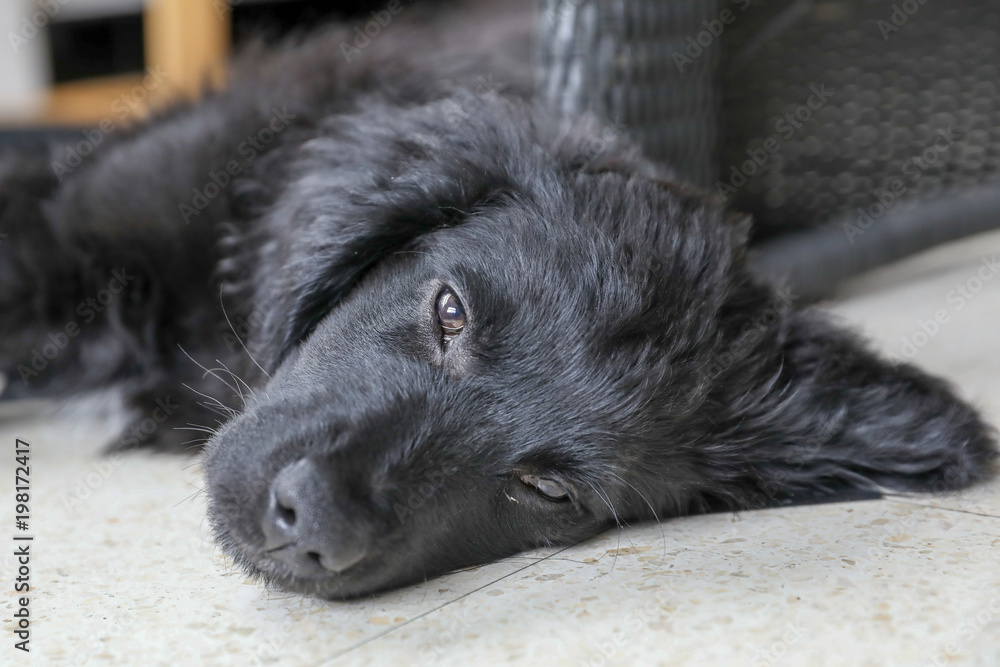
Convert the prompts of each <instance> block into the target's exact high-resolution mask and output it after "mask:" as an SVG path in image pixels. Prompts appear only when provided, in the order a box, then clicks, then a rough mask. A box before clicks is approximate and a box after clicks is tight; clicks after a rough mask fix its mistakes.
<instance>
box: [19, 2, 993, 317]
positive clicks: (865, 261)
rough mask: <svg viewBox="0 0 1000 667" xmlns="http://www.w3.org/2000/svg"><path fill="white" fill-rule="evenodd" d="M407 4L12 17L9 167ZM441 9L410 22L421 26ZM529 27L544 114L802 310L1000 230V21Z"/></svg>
mask: <svg viewBox="0 0 1000 667" xmlns="http://www.w3.org/2000/svg"><path fill="white" fill-rule="evenodd" d="M390 1H391V0H334V1H331V2H317V1H309V0H4V2H3V3H2V4H0V34H3V35H4V41H6V42H7V44H6V45H4V46H2V47H0V72H3V74H2V75H0V146H4V145H6V146H10V145H14V144H20V145H21V146H22V147H23V146H24V145H28V144H26V143H25V142H29V143H30V142H32V141H33V142H35V143H33V144H30V145H33V146H37V145H38V144H37V139H38V136H37V134H33V133H31V132H28V131H27V130H30V129H31V128H37V127H46V128H69V129H68V130H64V131H61V132H55V133H52V132H51V131H50V132H49V133H47V135H46V136H47V137H48V138H49V139H52V138H56V139H57V143H58V145H59V146H60V147H64V148H65V147H68V148H66V150H67V151H68V150H69V149H72V148H73V146H74V145H75V144H74V141H84V143H87V141H86V135H83V134H81V130H82V129H84V128H94V127H99V126H100V125H101V124H102V123H104V127H106V128H108V129H104V130H102V133H103V134H107V133H108V132H109V131H114V130H115V129H116V128H120V127H124V126H128V125H129V124H132V123H135V122H136V121H139V120H141V119H142V118H143V117H144V116H145V115H146V114H147V113H148V111H149V109H150V108H156V107H158V106H162V105H164V104H165V103H166V101H168V100H172V99H177V98H194V97H196V96H197V95H198V94H199V92H200V91H202V90H203V88H204V84H205V83H206V82H211V83H220V82H222V81H223V80H224V76H225V63H226V60H227V58H228V56H229V55H230V54H231V53H232V52H233V50H234V49H238V48H239V46H240V44H241V42H243V41H245V40H246V39H247V38H248V37H250V36H252V35H257V36H264V37H265V38H267V39H278V38H280V37H281V36H282V35H285V34H287V33H288V32H289V31H292V30H309V29H311V28H314V27H315V26H317V25H320V24H321V23H323V22H324V21H326V20H341V21H347V22H349V23H352V24H354V25H355V26H356V28H357V29H358V30H364V29H365V28H366V27H367V26H368V25H369V23H370V22H371V21H373V20H375V19H374V18H373V16H374V14H373V13H377V12H379V11H384V9H385V7H386V6H387V4H388V3H389V2H390ZM433 1H435V0H396V2H398V3H399V4H400V6H401V7H402V8H403V9H402V11H403V12H410V11H411V10H410V8H411V7H414V6H418V5H426V4H428V3H430V2H433ZM437 2H438V3H439V4H449V3H448V2H447V0H437ZM526 6H527V7H529V8H531V9H532V10H533V11H535V12H536V19H537V32H536V35H537V40H536V49H535V66H536V81H537V88H538V93H539V97H540V98H541V100H542V101H543V103H545V104H547V105H548V106H550V107H551V108H552V109H555V110H557V111H559V112H562V113H566V114H568V115H575V114H579V113H581V112H590V113H592V114H595V115H596V116H597V117H598V118H599V119H600V120H601V122H602V123H603V124H604V131H603V134H602V139H607V140H609V141H610V140H614V139H615V138H616V137H618V136H619V135H627V136H629V137H631V138H632V139H633V140H635V141H637V142H638V143H640V144H641V145H642V146H643V148H644V150H645V151H646V152H647V154H648V155H649V156H650V157H652V158H654V159H656V160H660V161H662V162H664V163H667V164H670V165H671V166H672V167H673V168H674V169H676V171H677V172H678V175H679V178H681V179H683V180H686V181H688V182H692V183H694V184H696V185H698V186H701V187H702V188H705V189H707V190H709V191H711V192H714V193H715V194H716V195H717V196H718V197H719V198H720V199H721V200H722V201H723V202H725V203H726V204H727V205H729V206H731V207H732V208H733V209H734V210H737V211H741V212H747V213H750V214H752V215H753V217H754V221H755V226H754V241H755V243H757V244H758V247H760V248H761V253H760V257H761V261H760V264H761V266H762V267H763V270H766V271H768V272H770V273H772V274H774V275H777V276H779V277H790V279H791V280H792V282H793V283H794V284H796V285H797V286H798V288H799V289H800V294H801V295H802V296H803V297H804V298H809V299H812V298H819V297H823V296H826V295H827V294H828V292H829V290H830V288H831V287H832V286H834V285H837V284H839V283H840V282H841V281H842V280H843V279H845V278H847V277H849V276H852V275H856V274H858V273H861V272H863V271H865V270H868V269H871V268H874V267H877V266H880V265H882V264H885V263H887V262H890V261H893V260H896V259H900V258H902V257H905V256H907V255H909V254H913V253H915V252H918V251H920V250H923V249H926V248H929V247H932V246H934V245H938V244H940V243H943V242H947V241H952V240H956V239H959V238H962V237H965V236H969V235H972V234H975V233H979V232H982V231H987V230H991V229H995V228H996V227H998V226H1000V221H998V219H997V218H998V215H997V213H996V212H997V211H998V210H1000V190H998V189H997V182H998V180H1000V3H997V2H995V1H994V0H948V1H947V2H945V1H944V0H899V1H898V2H890V1H888V0H535V2H528V3H526ZM390 32H391V25H390V26H388V27H386V29H385V30H381V29H377V30H375V34H376V37H375V38H377V39H381V38H383V37H382V36H383V35H384V34H388V33H390ZM428 48H434V45H431V44H429V45H428ZM330 57H331V58H340V57H342V56H341V54H338V53H331V56H330ZM4 130H6V131H4ZM89 143H93V142H89ZM88 148H89V145H88V146H84V149H85V150H86V149H88Z"/></svg>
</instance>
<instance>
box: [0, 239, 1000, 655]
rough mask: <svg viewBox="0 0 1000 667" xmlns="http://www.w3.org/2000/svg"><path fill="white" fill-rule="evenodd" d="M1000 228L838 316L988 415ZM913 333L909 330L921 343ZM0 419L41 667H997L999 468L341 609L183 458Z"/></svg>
mask: <svg viewBox="0 0 1000 667" xmlns="http://www.w3.org/2000/svg"><path fill="white" fill-rule="evenodd" d="M998 251H1000V235H990V236H984V237H980V238H978V239H973V240H970V241H967V242H965V243H963V244H959V245H956V246H953V247H950V248H947V249H941V250H938V251H935V252H933V253H931V254H928V255H924V256H923V257H920V258H918V259H916V260H911V261H909V262H906V263H904V264H901V265H897V266H895V267H892V268H891V269H890V270H885V271H882V272H880V273H879V274H877V275H873V276H869V277H866V278H865V279H864V280H863V281H860V282H859V283H858V284H855V285H853V286H850V287H849V288H848V289H847V290H846V293H847V294H848V295H849V296H848V298H847V299H846V300H844V301H842V302H841V303H838V304H837V305H835V306H834V308H835V310H837V311H838V312H839V313H840V314H842V315H843V316H844V317H845V318H846V319H847V320H849V321H852V322H855V323H857V324H858V325H859V326H860V327H861V328H863V329H864V330H865V331H867V332H868V333H869V334H870V335H871V336H872V337H874V338H875V339H876V340H877V341H878V343H879V345H880V346H881V347H882V348H883V349H884V350H886V351H887V352H888V353H890V354H896V355H899V354H901V353H902V348H903V345H902V340H903V338H904V337H906V338H908V339H910V340H912V339H913V336H914V334H915V333H916V332H918V331H920V322H921V321H925V320H927V319H929V318H932V317H934V316H935V313H936V312H937V311H939V310H942V309H943V310H945V311H947V314H948V321H947V323H946V324H944V325H942V326H941V327H940V330H939V331H938V332H937V334H936V335H934V336H933V337H928V338H927V339H926V344H924V345H922V346H921V347H919V349H918V350H917V353H916V355H915V362H916V363H918V364H921V365H922V366H924V367H926V368H928V369H930V370H932V371H934V372H937V373H940V374H943V375H946V376H948V377H950V378H951V379H952V380H954V381H955V382H957V383H958V384H959V386H960V387H961V389H962V391H963V392H964V393H965V394H966V395H967V396H968V397H970V398H971V399H972V400H974V401H975V402H977V403H978V404H979V405H980V406H982V407H983V409H984V410H985V411H986V412H987V414H988V415H989V416H990V418H991V419H992V420H993V421H994V422H995V423H998V424H1000V384H998V382H997V378H998V375H1000V335H998V332H1000V278H998V279H996V280H991V281H988V282H986V283H985V284H984V285H983V287H982V289H981V290H980V291H979V292H977V293H976V294H975V296H974V298H972V299H970V300H966V302H965V305H964V306H963V307H962V308H961V309H958V307H957V304H956V303H954V302H953V301H949V298H948V296H949V292H950V291H951V290H953V289H955V288H956V287H957V286H958V285H963V284H966V283H967V281H969V280H970V279H971V278H972V277H973V276H974V275H975V273H976V271H977V270H978V267H979V266H980V265H981V261H982V257H983V256H984V255H988V256H992V255H993V253H994V252H998ZM923 340H924V339H923V338H922V337H919V336H918V337H917V341H918V342H920V341H923ZM5 409H6V410H7V412H6V414H5V415H0V443H4V448H3V452H4V453H3V457H2V459H0V471H2V478H3V481H2V483H0V490H2V497H3V498H4V499H5V500H4V502H2V503H0V525H2V526H4V529H3V531H0V539H2V540H4V543H5V546H4V547H3V548H2V554H3V556H2V558H0V563H2V577H3V583H2V586H3V590H4V591H5V593H4V595H3V597H2V599H0V617H2V619H3V620H2V626H3V634H2V637H3V645H2V646H0V664H14V663H15V661H16V662H20V661H21V660H22V658H24V656H21V655H16V652H15V651H14V650H13V647H12V644H13V639H12V634H11V613H12V609H13V604H14V596H13V593H12V592H10V580H11V579H12V577H13V575H12V574H11V573H12V572H13V568H14V559H13V557H12V549H10V548H8V546H6V545H9V544H11V542H10V541H9V540H10V537H11V533H12V532H13V531H12V529H11V528H9V527H10V526H11V525H12V523H13V517H12V509H13V507H12V503H11V502H10V500H9V498H10V495H11V491H12V489H11V486H12V480H11V477H12V476H13V475H12V472H13V456H12V454H11V453H10V452H11V449H12V447H13V442H14V438H15V437H21V438H27V439H29V440H30V441H31V442H32V450H33V458H32V470H31V477H32V480H33V481H32V484H33V497H34V502H33V503H32V521H33V523H34V531H33V532H34V534H35V535H36V538H35V542H34V545H33V552H34V557H33V562H32V566H33V571H32V584H33V587H34V588H33V590H34V596H33V598H32V602H31V607H32V614H33V616H32V619H33V626H32V627H33V634H32V640H31V648H32V651H31V654H30V661H31V662H34V663H35V664H39V665H41V664H46V665H48V664H69V665H77V664H101V663H108V664H135V665H159V664H163V665H188V664H191V665H195V664H209V665H224V664H235V665H255V664H287V665H315V664H331V665H379V666H381V665H411V664H413V665H489V664H530V665H546V666H557V665H571V666H574V667H575V666H583V665H593V666H595V667H597V666H600V665H674V664H690V665H749V666H762V665H784V664H788V665H813V664H815V665H946V664H961V665H984V666H993V665H1000V482H997V483H994V484H992V485H990V486H986V487H982V488H978V489H975V490H972V491H969V492H968V493H965V494H962V495H958V496H951V497H937V498H933V497H909V498H908V497H903V496H893V497H890V498H887V499H885V500H879V501H867V502H856V503H843V504H833V505H822V506H812V507H794V508H784V509H779V510H765V511H757V512H747V513H744V514H741V515H739V516H734V515H730V514H725V515H713V516H701V517H693V518H686V519H677V520H672V521H669V522H668V523H666V524H664V525H662V526H660V525H646V526H640V527H632V528H629V529H627V530H626V531H625V532H623V533H622V534H620V535H619V534H617V533H614V532H612V533H608V534H605V535H603V536H600V537H598V538H596V539H594V540H591V541H590V542H587V543H586V544H583V545H580V546H577V547H574V548H570V549H564V550H554V549H552V550H542V551H537V552H533V553H529V554H524V555H522V556H519V557H516V558H511V559H508V560H506V561H504V562H500V563H495V564H492V565H489V566H486V567H481V568H478V569H475V570H472V571H466V572H461V573H457V574H453V575H450V576H447V577H443V578H439V579H435V580H433V581H430V582H428V583H426V584H423V585H418V586H414V587H411V588H407V589H405V590H402V591H398V592H394V593H390V594H387V595H382V596H380V597H378V598H375V599H371V600H366V601H360V602H351V603H325V602H319V601H315V600H310V599H304V598H300V597H296V596H291V595H286V594H283V593H278V592H271V591H267V590H265V589H263V588H261V587H260V586H259V585H258V584H256V583H255V582H253V581H248V580H246V579H245V578H244V577H243V576H242V575H240V574H239V573H237V572H235V571H234V570H233V569H232V568H231V567H230V566H229V564H228V563H227V562H226V561H225V560H224V559H223V558H222V556H221V555H220V554H219V553H218V551H217V550H216V549H215V548H214V547H213V545H212V542H211V540H210V539H209V535H208V530H207V526H206V524H205V521H204V519H203V500H202V498H201V496H200V495H197V493H196V492H197V490H198V489H199V488H200V486H201V483H200V471H199V468H198V466H197V464H196V463H193V462H191V461H182V460H180V459H177V458H173V457H165V456H152V455H130V456H127V457H125V458H122V459H117V460H108V459H102V458H101V457H99V456H98V451H99V449H100V446H101V444H102V443H103V442H105V441H106V440H107V439H108V438H109V437H111V435H112V434H113V426H112V425H111V424H108V423H106V422H105V421H102V420H101V419H98V418H95V417H94V416H93V415H91V416H90V417H88V418H83V417H81V416H79V410H78V411H77V413H78V414H77V415H76V416H68V415H64V416H62V417H59V418H54V417H52V416H51V415H44V416H38V415H37V414H36V415H34V416H32V415H30V414H21V415H20V416H18V415H16V414H13V413H11V412H10V407H9V406H8V407H7V408H5Z"/></svg>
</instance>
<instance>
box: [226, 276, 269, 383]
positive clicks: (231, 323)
mask: <svg viewBox="0 0 1000 667" xmlns="http://www.w3.org/2000/svg"><path fill="white" fill-rule="evenodd" d="M222 293H223V290H221V289H220V290H219V305H220V306H222V314H223V315H225V316H226V323H227V324H228V325H229V329H230V330H231V331H232V332H233V335H234V336H236V340H238V341H239V342H240V345H242V346H243V351H244V352H246V353H247V356H248V357H250V361H252V362H253V363H254V365H256V366H257V368H259V369H260V372H261V373H263V374H264V375H266V376H267V379H268V380H270V379H271V374H270V373H268V372H267V371H265V370H264V367H263V366H261V365H260V364H259V363H257V360H256V359H255V358H254V356H253V355H252V354H251V353H250V348H248V347H247V344H246V343H244V342H243V338H241V337H240V335H239V334H238V333H236V327H234V326H233V322H232V320H230V319H229V313H227V312H226V301H225V299H224V298H223V296H222Z"/></svg>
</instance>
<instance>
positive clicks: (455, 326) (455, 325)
mask: <svg viewBox="0 0 1000 667" xmlns="http://www.w3.org/2000/svg"><path fill="white" fill-rule="evenodd" d="M437 319H438V324H440V325H441V330H442V331H444V335H445V336H446V337H448V338H451V337H454V336H457V335H458V334H460V333H462V329H464V328H465V308H464V307H463V306H462V302H461V301H459V300H458V297H457V296H455V294H454V292H452V291H451V290H450V289H448V288H447V287H446V288H444V289H443V290H441V293H440V294H438V298H437Z"/></svg>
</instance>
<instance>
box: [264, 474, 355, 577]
mask: <svg viewBox="0 0 1000 667" xmlns="http://www.w3.org/2000/svg"><path fill="white" fill-rule="evenodd" d="M338 495H340V494H338V493H337V489H336V484H335V481H334V480H333V479H331V476H330V475H324V474H323V471H322V469H321V467H320V466H319V465H318V464H317V462H316V461H315V460H313V459H312V458H310V457H306V458H304V459H301V460H299V461H297V462H296V463H293V464H291V465H289V466H288V467H286V468H285V469H283V470H282V471H281V472H280V473H278V476H277V477H275V478H274V482H272V483H271V492H270V497H269V499H268V505H267V509H266V510H265V512H264V516H263V518H262V520H261V528H262V530H263V531H264V538H265V545H264V548H265V550H266V551H267V552H268V555H269V556H271V557H272V558H274V559H276V560H279V561H281V562H283V563H284V564H285V565H287V566H288V567H289V568H290V569H291V570H292V573H293V574H294V575H295V576H300V577H313V578H315V577H320V576H326V575H329V574H330V573H331V572H334V573H335V572H342V571H344V570H346V569H347V568H349V567H351V566H352V565H354V564H356V563H358V562H359V561H360V560H362V559H363V558H364V557H365V554H367V552H368V539H367V538H366V536H365V535H364V533H363V531H361V530H358V529H357V527H356V526H354V525H352V522H351V521H348V520H346V517H345V516H344V512H343V508H342V507H341V506H340V505H339V504H338V503H344V502H345V501H346V498H340V497H338Z"/></svg>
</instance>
